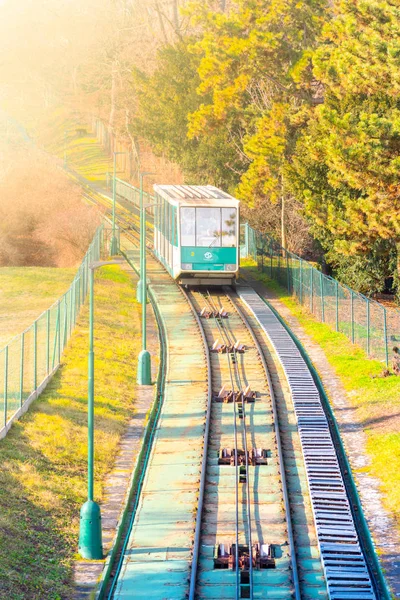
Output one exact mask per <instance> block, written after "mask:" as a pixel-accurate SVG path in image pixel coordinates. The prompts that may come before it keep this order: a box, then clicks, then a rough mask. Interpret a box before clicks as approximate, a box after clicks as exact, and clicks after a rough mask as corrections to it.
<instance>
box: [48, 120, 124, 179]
mask: <svg viewBox="0 0 400 600" xmlns="http://www.w3.org/2000/svg"><path fill="white" fill-rule="evenodd" d="M79 129H82V130H84V131H86V133H82V135H81V133H80V132H79V131H78V130H79ZM64 132H66V133H64ZM39 139H40V140H41V142H42V143H43V144H44V145H45V147H46V150H47V152H50V154H55V155H57V156H58V157H59V158H62V159H63V160H64V151H66V158H67V166H68V167H70V168H72V169H73V170H74V171H77V172H78V173H79V174H80V175H81V176H82V177H85V178H86V179H88V180H89V181H93V182H98V183H100V182H102V183H104V182H105V181H106V173H107V172H109V173H112V170H113V161H112V158H110V157H109V156H107V154H106V153H105V151H104V149H103V148H102V147H101V146H100V144H99V143H98V141H97V139H96V137H95V136H94V135H92V134H91V133H90V131H89V127H88V125H87V124H86V123H84V122H81V121H80V120H79V118H78V117H76V118H73V117H72V116H71V115H70V113H69V112H67V111H64V110H63V109H59V110H57V111H54V113H53V115H52V118H51V119H50V120H46V122H45V123H43V124H42V127H41V128H40V133H39Z"/></svg>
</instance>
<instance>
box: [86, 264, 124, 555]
mask: <svg viewBox="0 0 400 600" xmlns="http://www.w3.org/2000/svg"><path fill="white" fill-rule="evenodd" d="M120 262H121V259H118V260H110V261H97V262H92V263H91V264H90V265H89V275H90V277H89V361H88V499H87V501H86V502H85V504H84V505H83V506H82V508H81V513H80V524H79V547H78V549H79V554H80V555H81V556H82V558H87V559H90V560H100V559H101V558H103V548H102V540H101V513H100V506H99V505H98V504H97V502H94V500H93V486H94V472H93V467H94V350H93V321H94V310H93V309H94V301H93V295H94V294H93V288H94V271H95V269H97V268H98V267H103V266H104V265H115V264H118V263H120Z"/></svg>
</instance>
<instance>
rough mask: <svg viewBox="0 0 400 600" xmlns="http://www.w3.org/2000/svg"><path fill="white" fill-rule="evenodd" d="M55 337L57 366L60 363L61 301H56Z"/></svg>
mask: <svg viewBox="0 0 400 600" xmlns="http://www.w3.org/2000/svg"><path fill="white" fill-rule="evenodd" d="M57 335H58V340H57V342H58V364H60V362H61V300H59V301H58V315H57Z"/></svg>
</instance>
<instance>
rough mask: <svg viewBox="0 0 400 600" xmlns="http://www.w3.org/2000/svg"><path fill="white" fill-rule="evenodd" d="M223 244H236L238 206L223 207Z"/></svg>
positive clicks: (232, 245)
mask: <svg viewBox="0 0 400 600" xmlns="http://www.w3.org/2000/svg"><path fill="white" fill-rule="evenodd" d="M221 236H222V246H224V247H225V248H227V247H229V248H231V247H234V246H236V208H223V209H222V230H221Z"/></svg>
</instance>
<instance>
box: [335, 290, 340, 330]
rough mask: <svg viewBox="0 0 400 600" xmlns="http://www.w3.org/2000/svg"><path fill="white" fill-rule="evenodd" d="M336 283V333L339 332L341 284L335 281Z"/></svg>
mask: <svg viewBox="0 0 400 600" xmlns="http://www.w3.org/2000/svg"><path fill="white" fill-rule="evenodd" d="M335 283H336V290H335V292H336V331H339V283H338V282H337V281H336V280H335Z"/></svg>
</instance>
